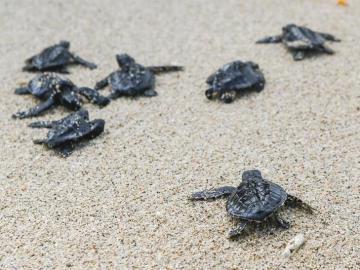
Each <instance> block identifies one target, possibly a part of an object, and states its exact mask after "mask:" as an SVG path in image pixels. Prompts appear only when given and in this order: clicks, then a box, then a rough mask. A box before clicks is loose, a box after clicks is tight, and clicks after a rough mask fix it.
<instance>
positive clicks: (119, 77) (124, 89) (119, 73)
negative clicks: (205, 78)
mask: <svg viewBox="0 0 360 270" xmlns="http://www.w3.org/2000/svg"><path fill="white" fill-rule="evenodd" d="M116 60H117V63H118V65H119V67H120V69H118V70H116V71H114V72H112V73H111V74H110V75H108V76H107V77H106V78H105V79H103V80H101V81H99V82H98V83H96V85H95V89H102V88H105V87H106V86H107V85H110V88H111V94H110V98H111V99H116V98H118V97H122V96H127V97H135V96H139V95H142V96H146V97H153V96H156V95H157V92H156V91H155V89H154V87H155V75H157V74H161V73H166V72H174V71H181V70H183V67H181V66H169V65H168V66H149V67H145V66H142V65H140V64H138V63H136V62H135V59H134V58H132V57H131V56H130V55H128V54H118V55H116Z"/></svg>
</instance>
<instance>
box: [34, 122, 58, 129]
mask: <svg viewBox="0 0 360 270" xmlns="http://www.w3.org/2000/svg"><path fill="white" fill-rule="evenodd" d="M54 122H55V123H56V121H36V122H32V123H30V124H29V127H31V128H52V127H53V126H54Z"/></svg>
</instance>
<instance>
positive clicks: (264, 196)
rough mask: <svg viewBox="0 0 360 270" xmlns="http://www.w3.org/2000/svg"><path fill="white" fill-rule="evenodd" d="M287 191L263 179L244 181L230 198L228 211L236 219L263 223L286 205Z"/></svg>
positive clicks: (251, 178)
mask: <svg viewBox="0 0 360 270" xmlns="http://www.w3.org/2000/svg"><path fill="white" fill-rule="evenodd" d="M286 199H287V193H286V192H285V190H284V189H283V188H282V187H280V186H279V185H277V184H274V183H272V182H270V181H268V180H265V179H263V178H261V177H250V178H249V179H243V181H242V182H241V184H240V185H239V187H238V188H237V190H236V191H234V193H233V194H232V195H231V196H230V197H229V199H228V201H227V204H226V210H227V212H228V213H229V214H230V215H231V216H234V217H236V218H240V219H245V220H252V221H259V222H260V221H263V220H264V219H266V218H267V217H268V216H270V215H271V214H272V213H273V212H274V211H276V210H277V209H278V208H279V207H280V206H282V205H283V204H284V202H285V201H286Z"/></svg>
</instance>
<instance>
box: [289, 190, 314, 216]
mask: <svg viewBox="0 0 360 270" xmlns="http://www.w3.org/2000/svg"><path fill="white" fill-rule="evenodd" d="M285 205H286V206H289V207H298V208H300V209H303V210H305V211H307V212H309V213H311V214H312V213H313V212H314V211H315V209H314V208H313V207H311V206H310V205H309V204H307V203H306V202H304V201H302V200H301V199H299V198H297V197H295V196H293V195H290V194H288V195H287V199H286V201H285Z"/></svg>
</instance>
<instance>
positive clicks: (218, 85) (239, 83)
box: [205, 61, 265, 103]
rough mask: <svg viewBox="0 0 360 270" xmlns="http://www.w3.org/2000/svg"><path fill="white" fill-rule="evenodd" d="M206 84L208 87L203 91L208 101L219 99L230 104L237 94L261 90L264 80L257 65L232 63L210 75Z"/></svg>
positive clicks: (239, 62) (240, 62)
mask: <svg viewBox="0 0 360 270" xmlns="http://www.w3.org/2000/svg"><path fill="white" fill-rule="evenodd" d="M206 83H207V84H208V85H209V86H210V88H209V89H207V90H206V91H205V96H206V97H207V98H208V99H214V98H219V99H220V100H221V101H223V102H225V103H231V102H233V101H234V99H235V97H236V95H237V94H238V93H241V92H246V91H249V90H256V91H258V92H260V91H261V90H263V89H264V86H265V78H264V75H263V74H262V72H261V71H260V69H259V66H258V65H257V64H255V63H253V62H242V61H234V62H230V63H228V64H226V65H224V66H223V67H221V68H220V69H218V70H217V71H216V72H215V73H213V74H212V75H210V76H209V78H208V79H207V80H206Z"/></svg>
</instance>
